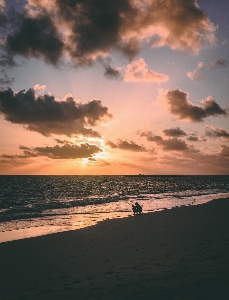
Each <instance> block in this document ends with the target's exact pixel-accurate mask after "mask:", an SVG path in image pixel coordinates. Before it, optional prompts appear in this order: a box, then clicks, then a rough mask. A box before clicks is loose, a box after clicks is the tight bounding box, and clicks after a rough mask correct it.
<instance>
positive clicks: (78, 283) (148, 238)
mask: <svg viewBox="0 0 229 300" xmlns="http://www.w3.org/2000/svg"><path fill="white" fill-rule="evenodd" d="M228 212H229V198H224V199H217V201H216V200H215V201H210V202H208V203H205V204H203V205H196V206H188V207H187V206H185V207H178V208H174V209H171V210H163V211H160V213H149V214H145V215H144V214H143V215H141V216H139V217H133V218H122V219H113V220H109V221H103V222H100V223H98V224H97V225H96V226H91V227H88V228H84V229H81V230H75V231H67V232H61V233H56V234H51V235H45V236H40V237H36V238H30V239H24V240H17V241H12V242H8V243H2V244H0V265H1V273H0V276H1V277H0V283H1V285H0V286H2V290H0V295H2V296H3V297H2V298H3V299H4V300H9V299H11V300H14V299H15V300H16V299H33V300H41V299H42V300H46V299H47V300H52V299H58V300H62V299H63V300H64V299H80V300H81V299H100V300H101V299H102V300H103V299H104V300H106V299H123V300H124V299H153V298H155V299H157V300H158V299H179V300H181V299H190V300H191V299H192V300H197V299H198V300H200V299H201V300H203V299H208V300H209V299H212V300H213V299H222V300H223V299H227V297H228V295H229V287H228V275H229V257H228V251H229V218H228V214H229V213H228Z"/></svg>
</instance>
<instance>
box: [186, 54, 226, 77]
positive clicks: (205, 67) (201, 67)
mask: <svg viewBox="0 0 229 300" xmlns="http://www.w3.org/2000/svg"><path fill="white" fill-rule="evenodd" d="M227 66H229V62H228V61H227V60H226V59H223V58H219V59H217V60H215V61H214V62H210V63H208V64H204V63H203V62H200V63H198V66H197V68H195V69H194V70H193V71H189V72H188V73H187V76H188V77H189V78H191V79H193V80H196V81H199V80H200V79H202V78H203V77H204V72H205V71H208V73H209V70H215V69H218V68H226V67H227Z"/></svg>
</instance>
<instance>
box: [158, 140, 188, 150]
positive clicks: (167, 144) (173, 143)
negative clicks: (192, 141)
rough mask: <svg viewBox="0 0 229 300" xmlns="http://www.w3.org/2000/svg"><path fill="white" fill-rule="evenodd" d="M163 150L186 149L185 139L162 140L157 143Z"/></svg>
mask: <svg viewBox="0 0 229 300" xmlns="http://www.w3.org/2000/svg"><path fill="white" fill-rule="evenodd" d="M159 144H160V145H161V146H162V148H163V150H165V151H184V150H188V145H187V144H186V142H185V141H183V140H180V139H178V138H171V139H168V140H163V141H161V142H160V143H159Z"/></svg>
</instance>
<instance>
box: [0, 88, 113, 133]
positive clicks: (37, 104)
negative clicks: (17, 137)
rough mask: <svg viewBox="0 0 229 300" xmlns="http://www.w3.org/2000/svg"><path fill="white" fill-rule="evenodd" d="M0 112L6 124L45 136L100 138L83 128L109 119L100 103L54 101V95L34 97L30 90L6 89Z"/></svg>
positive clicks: (0, 94) (1, 92) (106, 110)
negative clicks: (7, 122) (14, 124)
mask: <svg viewBox="0 0 229 300" xmlns="http://www.w3.org/2000/svg"><path fill="white" fill-rule="evenodd" d="M0 113H1V114H2V115H3V116H4V117H5V119H6V120H7V121H9V122H12V123H16V124H23V125H26V129H27V130H30V131H37V132H39V133H41V134H43V135H45V136H49V135H51V134H63V135H67V136H71V135H72V134H82V135H85V136H93V137H100V134H99V133H98V132H96V131H94V130H92V129H91V128H86V127H85V126H87V125H91V126H93V125H96V124H97V123H99V122H100V121H104V120H105V119H107V118H111V117H112V116H111V114H109V113H108V108H107V107H105V106H103V105H102V102H101V101H100V100H92V101H90V102H88V103H85V104H82V103H76V102H75V101H74V99H73V98H72V97H68V98H67V99H66V101H58V100H57V99H55V97H54V96H50V95H44V96H36V95H35V91H34V90H33V89H29V90H28V91H27V92H25V91H24V90H23V91H20V92H18V93H13V91H12V90H11V89H10V88H9V89H8V90H5V91H0Z"/></svg>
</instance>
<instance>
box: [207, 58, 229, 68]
mask: <svg viewBox="0 0 229 300" xmlns="http://www.w3.org/2000/svg"><path fill="white" fill-rule="evenodd" d="M228 66H229V62H228V61H227V60H226V59H223V58H219V59H217V60H215V61H214V62H212V63H211V64H210V65H209V68H210V69H213V70H215V69H218V68H226V67H228Z"/></svg>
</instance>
